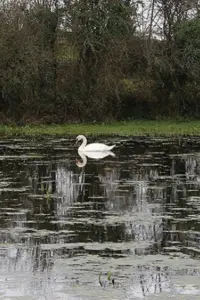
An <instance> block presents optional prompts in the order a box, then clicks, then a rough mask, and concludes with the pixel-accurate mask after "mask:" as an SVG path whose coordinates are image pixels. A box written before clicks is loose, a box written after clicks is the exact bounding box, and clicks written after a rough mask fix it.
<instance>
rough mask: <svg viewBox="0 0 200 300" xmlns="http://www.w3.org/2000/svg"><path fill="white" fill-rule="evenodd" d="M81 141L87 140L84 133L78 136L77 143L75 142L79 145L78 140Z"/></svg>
mask: <svg viewBox="0 0 200 300" xmlns="http://www.w3.org/2000/svg"><path fill="white" fill-rule="evenodd" d="M80 141H86V137H85V136H84V135H82V134H80V135H78V136H77V137H76V143H75V144H76V145H77V144H78V142H80Z"/></svg>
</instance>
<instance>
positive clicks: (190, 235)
mask: <svg viewBox="0 0 200 300" xmlns="http://www.w3.org/2000/svg"><path fill="white" fill-rule="evenodd" d="M101 139H102V140H103V137H102V138H101ZM106 142H109V138H106ZM112 142H113V141H112ZM114 142H115V143H116V144H117V147H116V148H115V153H116V157H115V158H114V157H112V158H111V157H105V158H104V159H103V160H92V159H88V162H87V164H86V166H85V167H84V168H82V169H79V168H78V167H77V166H76V158H77V157H78V153H77V151H76V150H75V148H74V147H73V145H72V144H73V143H74V140H73V138H70V139H67V138H58V139H54V138H51V137H48V138H46V140H43V141H42V142H41V141H39V140H38V141H37V139H35V140H32V141H30V140H28V139H7V140H5V141H4V140H2V141H1V142H0V216H1V218H0V299H7V300H8V299H14V300H17V299H34V300H35V299H37V300H38V299H39V300H42V299H50V300H51V299H52V300H55V299H70V300H71V299H86V300H89V299H113V300H114V299H116V300H117V299H124V300H126V299H127V300H128V299H141V298H144V297H145V296H146V297H147V298H148V299H151V300H152V299H161V297H162V299H171V298H172V297H176V299H184V300H185V299H190V300H192V299H197V298H198V299H199V295H200V283H199V282H200V281H199V275H200V267H199V258H200V255H199V254H200V246H199V241H200V234H199V232H200V218H199V210H200V189H199V182H200V155H199V153H200V142H199V140H198V139H197V138H195V137H193V138H186V137H185V138H181V139H176V138H170V139H169V138H164V139H163V138H156V139H151V138H149V137H148V138H139V137H137V138H130V139H128V138H122V139H121V140H120V139H119V138H117V137H116V138H114Z"/></svg>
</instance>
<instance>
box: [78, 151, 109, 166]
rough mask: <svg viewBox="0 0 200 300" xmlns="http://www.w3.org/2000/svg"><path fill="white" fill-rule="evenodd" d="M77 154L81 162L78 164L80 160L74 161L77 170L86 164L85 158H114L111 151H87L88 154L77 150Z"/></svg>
mask: <svg viewBox="0 0 200 300" xmlns="http://www.w3.org/2000/svg"><path fill="white" fill-rule="evenodd" d="M78 154H79V155H80V157H81V158H82V162H80V160H78V159H77V160H76V165H77V166H78V167H79V168H83V167H84V166H85V165H86V164H87V157H89V158H93V159H101V158H104V157H106V156H109V155H111V156H115V154H114V153H113V152H112V151H103V152H102V151H88V152H83V151H80V150H78Z"/></svg>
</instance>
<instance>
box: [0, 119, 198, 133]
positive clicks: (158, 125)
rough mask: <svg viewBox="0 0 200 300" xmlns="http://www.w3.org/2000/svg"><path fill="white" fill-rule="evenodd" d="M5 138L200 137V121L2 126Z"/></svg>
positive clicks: (0, 131)
mask: <svg viewBox="0 0 200 300" xmlns="http://www.w3.org/2000/svg"><path fill="white" fill-rule="evenodd" d="M0 134H1V135H4V136H12V135H25V136H40V135H60V136H61V135H78V134H84V135H121V136H131V135H133V136H141V135H142V136H143V135H149V136H163V135H165V136H180V135H200V121H174V120H173V121H169V120H166V121H129V122H114V123H110V124H65V125H27V126H23V127H19V126H5V125H0Z"/></svg>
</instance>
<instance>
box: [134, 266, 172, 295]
mask: <svg viewBox="0 0 200 300" xmlns="http://www.w3.org/2000/svg"><path fill="white" fill-rule="evenodd" d="M156 271H157V272H156V273H155V274H152V275H151V276H150V278H151V282H149V280H148V278H146V279H145V275H144V274H141V275H140V285H141V289H142V295H143V296H147V295H149V294H151V293H152V292H153V294H156V293H157V292H159V293H161V292H162V282H165V281H166V280H167V274H165V273H163V272H162V271H161V269H160V267H156ZM162 278H163V279H164V281H162ZM152 289H153V290H152Z"/></svg>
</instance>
